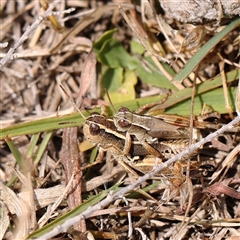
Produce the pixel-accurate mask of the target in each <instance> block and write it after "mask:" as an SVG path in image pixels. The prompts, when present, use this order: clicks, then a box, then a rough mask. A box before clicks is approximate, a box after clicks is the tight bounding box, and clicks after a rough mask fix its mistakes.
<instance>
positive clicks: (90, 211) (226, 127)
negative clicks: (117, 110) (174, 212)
mask: <svg viewBox="0 0 240 240" xmlns="http://www.w3.org/2000/svg"><path fill="white" fill-rule="evenodd" d="M239 122H240V116H237V117H236V118H235V119H234V120H233V121H231V122H230V123H228V124H226V125H224V126H223V127H222V128H220V129H219V130H217V131H216V132H214V133H211V134H209V135H208V136H207V137H206V138H203V139H201V140H200V141H199V142H197V143H195V144H192V145H191V146H190V147H189V149H186V150H184V151H182V152H181V153H179V154H177V155H176V156H174V157H172V158H171V159H169V160H168V161H166V162H164V163H163V164H161V165H160V166H158V167H156V168H155V169H154V170H153V171H152V172H149V173H147V174H145V175H144V176H142V177H140V178H139V179H138V180H137V181H136V182H135V183H133V184H132V185H129V186H127V187H125V188H123V189H121V190H120V191H118V192H117V193H114V194H113V192H110V193H109V194H108V196H107V197H106V198H105V199H104V200H102V201H101V202H99V203H98V204H96V205H95V206H92V207H89V208H88V209H87V210H86V211H84V212H83V213H81V214H79V215H78V216H76V217H73V218H70V219H68V220H66V221H65V222H64V223H63V224H62V225H59V226H57V227H55V228H54V229H52V230H51V231H50V232H48V233H47V234H44V235H43V236H41V237H40V238H37V239H38V240H40V239H50V238H52V237H54V236H56V235H57V234H59V233H61V232H65V231H67V229H68V228H69V227H71V226H72V225H73V224H75V223H76V222H78V221H80V220H81V219H87V218H89V216H90V215H91V214H93V213H94V212H95V211H97V210H100V209H103V208H104V207H106V206H107V205H109V204H110V203H111V202H112V201H114V200H116V199H119V198H122V197H123V196H124V195H125V194H126V193H128V192H130V191H133V190H136V189H137V188H138V187H139V186H140V185H141V184H142V183H143V182H144V181H146V180H148V179H149V178H153V177H154V175H155V174H156V173H158V172H160V171H161V170H163V169H164V168H166V167H168V166H169V165H171V164H172V163H174V162H176V161H177V160H179V159H181V158H183V157H184V156H185V155H187V154H191V153H192V152H193V151H196V150H197V149H199V148H200V147H201V146H202V145H203V144H205V143H207V142H210V141H211V140H212V139H213V138H215V137H217V136H219V135H221V134H223V133H224V132H226V131H229V130H230V129H231V128H233V127H234V125H235V124H237V123H239Z"/></svg>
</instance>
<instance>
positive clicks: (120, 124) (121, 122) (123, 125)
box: [118, 119, 130, 128]
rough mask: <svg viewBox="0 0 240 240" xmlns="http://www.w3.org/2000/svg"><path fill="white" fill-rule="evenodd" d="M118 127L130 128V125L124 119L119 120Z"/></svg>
mask: <svg viewBox="0 0 240 240" xmlns="http://www.w3.org/2000/svg"><path fill="white" fill-rule="evenodd" d="M118 125H119V127H121V128H126V127H129V126H130V123H129V121H127V120H126V119H120V120H118Z"/></svg>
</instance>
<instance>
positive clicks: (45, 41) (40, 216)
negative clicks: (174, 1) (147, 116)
mask: <svg viewBox="0 0 240 240" xmlns="http://www.w3.org/2000/svg"><path fill="white" fill-rule="evenodd" d="M120 2H121V6H120V7H119V1H114V0H112V1H110V0H109V1H85V0H84V1H72V0H68V1H63V0H62V1H61V0H59V1H54V4H55V5H52V4H50V5H49V4H48V2H47V1H45V0H42V1H22V0H16V1H1V3H0V4H1V20H2V22H1V35H0V38H1V40H0V42H1V48H2V49H1V58H2V59H1V78H0V86H1V96H0V97H1V128H2V130H1V132H2V133H1V134H2V135H1V145H0V151H1V152H0V154H1V162H0V163H1V168H0V176H1V196H0V200H1V222H0V224H1V225H0V226H1V229H2V230H3V231H2V233H1V238H3V239H31V238H39V239H41V238H42V236H43V235H44V234H47V233H49V232H51V231H52V232H51V234H50V235H44V237H43V238H44V239H46V238H48V239H50V238H52V237H53V236H56V235H57V237H58V238H61V239H68V238H74V239H151V240H152V239H216V240H217V239H229V240H230V239H239V238H240V232H239V224H240V221H239V219H240V218H239V199H240V193H239V191H238V189H239V179H240V176H239V174H240V170H239V156H238V155H239V126H238V125H237V124H235V125H234V128H233V125H230V127H228V129H227V128H225V132H221V134H220V135H219V134H215V135H211V138H209V140H208V142H206V143H204V146H202V145H203V142H200V141H201V138H204V137H206V136H209V134H214V132H215V131H216V129H212V128H211V127H206V128H205V129H201V130H199V131H198V132H199V134H201V138H198V139H197V143H196V144H198V143H199V142H200V143H199V145H196V146H195V147H196V149H197V150H198V151H197V153H198V155H197V156H195V155H196V151H195V150H196V149H195V150H194V149H193V147H192V148H188V147H187V149H186V148H179V149H178V150H176V151H175V152H174V154H173V155H174V156H173V157H175V159H173V161H172V162H171V163H169V162H168V163H166V165H164V167H167V170H166V169H165V171H164V170H163V171H161V172H160V174H155V172H157V170H159V169H156V165H157V164H156V162H153V164H152V165H148V167H149V172H150V173H149V174H147V175H144V176H143V177H142V178H140V179H138V180H137V181H136V179H135V178H134V176H133V175H132V174H131V173H129V171H126V169H125V168H123V167H122V165H121V164H119V161H118V158H117V156H113V155H112V153H111V151H108V149H107V151H105V155H104V158H103V161H102V162H101V163H100V164H98V165H94V166H92V167H90V168H87V169H85V166H86V165H87V164H88V163H89V162H90V161H92V159H95V158H96V155H97V150H98V148H95V149H94V150H92V149H90V147H89V146H88V144H87V143H85V142H84V139H85V138H84V136H83V132H82V128H80V127H76V126H78V125H79V126H82V125H83V123H84V119H83V118H82V117H81V116H80V115H79V114H78V113H77V114H76V113H73V112H74V111H75V110H74V109H73V107H72V104H71V101H70V100H69V98H68V96H67V95H66V93H64V92H63V91H62V89H61V88H60V87H59V85H61V86H63V88H64V89H65V91H66V92H67V93H71V96H72V97H73V98H74V99H76V100H75V102H76V104H77V105H78V106H79V107H80V106H81V107H82V109H90V107H92V106H93V105H106V106H107V111H108V117H109V119H111V117H112V114H113V113H112V110H111V107H109V103H107V102H108V97H107V94H106V91H105V89H107V91H108V92H109V95H110V98H111V100H112V102H113V105H114V107H115V108H116V109H118V108H120V107H121V106H125V107H128V108H130V109H131V110H133V111H135V110H137V109H138V108H139V107H141V106H142V105H144V104H150V105H151V104H152V103H153V102H156V101H158V102H160V99H162V98H163V97H166V96H168V97H166V100H165V102H163V103H162V104H155V105H156V106H154V107H153V106H150V105H148V106H149V108H150V110H149V111H150V112H151V111H152V115H154V116H156V115H158V116H159V117H160V115H161V114H162V112H161V111H162V109H164V110H165V111H166V113H169V114H170V113H171V114H175V116H176V114H179V115H190V114H192V120H195V119H196V118H193V115H197V114H200V112H201V110H202V108H203V105H204V103H206V104H207V105H209V106H211V107H207V108H209V109H210V108H213V109H214V110H215V111H216V112H219V113H221V117H220V118H219V119H216V118H215V117H214V118H213V119H211V118H208V119H207V121H209V122H210V123H211V124H213V125H214V126H215V123H216V121H217V122H218V123H219V124H220V125H221V126H225V124H227V123H229V122H230V121H231V120H232V119H235V120H236V122H237V120H238V118H235V117H236V112H237V111H238V109H239V108H238V106H239V105H240V104H239V93H238V90H237V89H238V78H239V44H240V38H239V30H240V27H239V21H238V20H237V18H236V16H235V15H236V13H235V12H236V11H237V9H239V6H237V2H235V1H232V5H234V4H236V5H234V6H235V8H234V11H232V12H233V16H231V18H230V17H229V16H228V17H226V16H224V14H225V12H224V11H225V9H229V8H227V7H225V5H221V1H217V2H218V5H214V6H215V7H216V8H217V9H218V11H215V10H216V9H215V10H214V11H213V10H212V11H213V13H214V14H216V16H215V15H214V14H213V15H214V16H215V18H213V19H211V18H210V19H206V18H204V16H202V17H200V14H199V16H198V18H197V19H199V18H200V19H201V25H199V23H196V22H199V21H195V23H192V24H190V23H182V22H179V21H177V20H176V19H174V18H173V16H172V15H171V13H170V12H169V13H168V12H167V9H166V8H165V6H166V4H167V1H162V2H164V4H163V6H162V7H164V10H165V12H164V11H163V9H162V8H161V6H160V4H159V3H158V1H140V3H139V4H136V3H134V1H130V0H129V1H120ZM229 2H231V1H229ZM219 4H220V5H219ZM219 6H222V8H221V9H220V10H221V11H220V10H219ZM49 7H52V8H53V7H54V8H53V11H54V12H52V10H51V9H50V10H49ZM47 9H48V10H47ZM238 14H239V13H238ZM178 19H179V20H182V19H181V18H179V17H178ZM209 20H211V21H209ZM182 21H184V22H186V21H189V19H188V20H186V19H185V20H182ZM233 21H235V22H236V23H235V25H233V27H232V29H231V30H229V32H227V33H226V34H225V35H224V36H223V37H221V39H219V41H217V42H216V44H213V45H212V46H211V49H210V50H209V51H207V53H206V54H204V55H202V57H200V58H198V59H197V62H195V63H192V64H193V65H194V64H195V66H196V67H195V68H193V69H192V70H191V71H190V73H189V74H187V75H186V76H185V77H184V80H183V81H174V82H171V80H172V79H173V78H175V77H176V76H177V75H176V73H178V72H181V69H183V68H184V66H186V63H187V62H188V63H189V62H190V61H191V60H193V58H194V56H196V54H197V53H198V52H199V51H200V49H201V47H202V46H204V44H206V43H208V42H209V41H210V40H211V39H213V37H214V36H216V35H217V34H218V33H220V32H221V31H222V30H224V29H226V27H227V26H228V25H230V24H231V22H233ZM237 21H238V22H237ZM31 25H32V27H29V26H31ZM19 40H20V41H19ZM5 43H7V44H8V45H7V44H5ZM9 51H12V53H11V54H9ZM192 62H193V61H192ZM175 80H176V78H175ZM159 95H160V96H161V97H160V98H159ZM192 95H193V96H194V95H196V98H195V101H193V100H191V97H192ZM236 96H237V97H236ZM193 98H194V97H193ZM235 103H236V106H237V109H236V108H235ZM181 104H182V105H181ZM94 111H99V109H94ZM83 112H84V114H87V112H88V111H86V112H85V111H83ZM205 113H206V112H205ZM207 113H208V112H207ZM161 116H162V115H161ZM165 116H167V115H166V114H165ZM190 119H191V118H190ZM198 121H202V122H204V124H205V123H206V120H200V118H199V120H198ZM189 125H191V121H189ZM220 125H219V126H220ZM71 126H73V127H72V128H70V127H71ZM190 129H191V128H190ZM226 130H227V131H226ZM173 140H174V139H173ZM198 141H199V142H198ZM209 141H210V142H209ZM191 142H192V143H194V139H193V140H191V139H189V140H188V143H189V144H190V143H191ZM80 143H81V144H80ZM79 144H80V147H79ZM79 148H80V150H81V151H79ZM86 149H87V150H86ZM184 150H185V152H184ZM191 151H195V154H193V155H194V156H191V154H190V152H191ZM179 154H182V156H181V157H179ZM183 154H185V155H186V154H188V157H187V158H186V156H185V155H184V156H185V157H183ZM171 156H172V155H171ZM171 156H170V157H169V158H171ZM189 156H191V157H189ZM190 158H191V161H188V159H189V160H190ZM179 159H181V161H176V160H179ZM140 160H143V159H141V157H140ZM140 160H139V159H138V161H140ZM134 163H135V162H134ZM83 169H84V170H83ZM152 169H153V171H152ZM135 170H136V171H137V173H138V174H139V176H142V175H143V173H142V172H141V171H140V172H139V171H138V170H139V169H137V168H135ZM153 176H154V177H153ZM82 213H84V214H83V215H81V214H82ZM78 216H80V217H79V218H78ZM74 217H75V218H74ZM66 220H68V221H67V223H68V224H67V225H64V223H66ZM56 226H58V227H56ZM66 226H68V227H66ZM69 226H70V228H69ZM54 227H56V228H54ZM53 228H54V229H53Z"/></svg>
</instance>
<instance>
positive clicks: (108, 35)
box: [93, 28, 117, 54]
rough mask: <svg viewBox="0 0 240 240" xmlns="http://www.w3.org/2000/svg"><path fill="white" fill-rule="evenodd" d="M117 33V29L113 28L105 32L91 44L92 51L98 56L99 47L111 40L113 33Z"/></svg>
mask: <svg viewBox="0 0 240 240" xmlns="http://www.w3.org/2000/svg"><path fill="white" fill-rule="evenodd" d="M115 32H117V29H116V28H114V29H112V30H109V31H106V32H105V33H104V34H103V35H101V37H100V38H99V39H98V40H97V41H96V42H95V43H94V44H93V48H94V51H95V52H96V53H97V54H98V53H99V51H100V50H101V47H102V46H103V44H104V43H105V42H106V41H107V40H109V39H111V38H112V37H113V35H114V33H115Z"/></svg>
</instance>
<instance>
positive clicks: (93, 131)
mask: <svg viewBox="0 0 240 240" xmlns="http://www.w3.org/2000/svg"><path fill="white" fill-rule="evenodd" d="M89 132H90V134H91V135H93V136H96V135H98V134H99V133H100V127H99V126H98V125H97V124H95V123H92V124H90V128H89Z"/></svg>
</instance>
